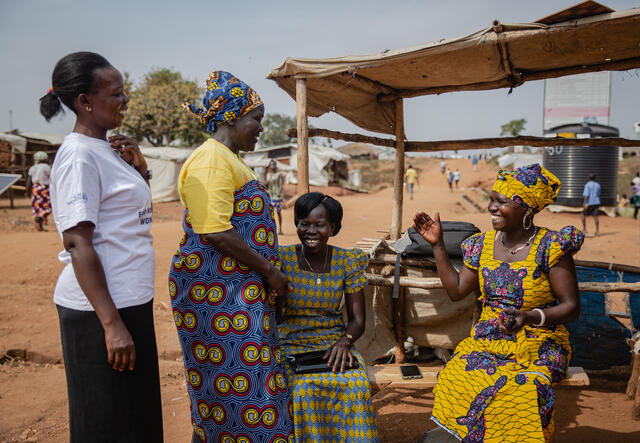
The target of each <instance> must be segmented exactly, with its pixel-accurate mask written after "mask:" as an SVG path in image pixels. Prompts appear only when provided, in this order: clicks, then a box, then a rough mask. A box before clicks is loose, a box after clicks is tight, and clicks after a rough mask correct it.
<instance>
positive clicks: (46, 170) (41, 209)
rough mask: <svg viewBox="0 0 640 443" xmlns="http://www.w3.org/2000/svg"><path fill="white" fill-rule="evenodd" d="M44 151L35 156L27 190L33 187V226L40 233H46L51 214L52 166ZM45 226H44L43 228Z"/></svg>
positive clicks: (30, 169) (28, 177)
mask: <svg viewBox="0 0 640 443" xmlns="http://www.w3.org/2000/svg"><path fill="white" fill-rule="evenodd" d="M48 160H49V158H48V157H47V153H46V152H44V151H38V152H36V153H35V154H33V163H34V164H33V166H31V167H30V168H29V174H28V176H27V189H29V186H31V215H32V216H33V224H34V225H35V227H36V229H37V230H38V231H46V229H45V228H44V226H46V225H47V224H48V221H47V218H48V217H49V214H51V200H50V199H49V176H50V175H51V166H49V163H48V162H47V161H48ZM43 225H44V226H43Z"/></svg>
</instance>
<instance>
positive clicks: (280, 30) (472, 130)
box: [0, 0, 640, 140]
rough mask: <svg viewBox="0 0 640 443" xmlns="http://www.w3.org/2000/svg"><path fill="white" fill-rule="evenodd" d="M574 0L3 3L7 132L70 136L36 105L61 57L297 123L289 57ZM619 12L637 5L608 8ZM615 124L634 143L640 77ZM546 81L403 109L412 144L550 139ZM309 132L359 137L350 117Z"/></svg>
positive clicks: (409, 36)
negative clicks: (506, 127)
mask: <svg viewBox="0 0 640 443" xmlns="http://www.w3.org/2000/svg"><path fill="white" fill-rule="evenodd" d="M577 2H578V0H536V1H526V0H519V1H514V0H509V1H507V0H456V1H448V2H444V1H426V0H425V1H415V0H407V1H402V0H398V1H396V2H389V1H379V0H368V1H364V0H361V1H349V0H340V1H334V0H322V1H314V2H311V1H302V0H299V1H284V0H282V1H279V0H271V1H242V0H231V1H221V0H207V1H203V0H196V1H188V0H183V1H176V0H171V1H167V0H155V1H136V0H128V1H122V0H0V56H1V57H2V63H0V131H4V130H8V129H9V127H10V119H9V110H12V112H13V118H12V125H13V128H18V129H20V130H21V131H25V132H43V133H57V134H65V133H67V132H69V131H70V130H71V129H72V127H73V121H74V120H73V114H72V113H70V112H68V113H67V115H66V117H64V118H60V119H56V120H55V121H52V123H46V122H45V121H44V119H43V118H42V117H41V116H40V114H39V112H38V105H39V103H38V99H39V98H40V97H41V96H42V95H44V93H45V92H46V91H47V89H48V88H49V86H50V83H51V72H52V70H53V67H54V65H55V63H56V62H57V60H59V59H60V58H61V57H63V56H64V55H66V54H68V53H71V52H75V51H80V50H89V51H94V52H98V53H100V54H102V55H104V56H105V57H106V58H107V59H108V60H109V61H110V62H111V63H112V64H113V65H114V66H115V67H116V68H118V69H120V70H121V71H127V72H129V73H130V74H131V76H132V78H133V79H134V80H139V79H141V77H142V76H143V75H144V74H145V73H146V72H148V71H149V70H151V69H154V68H164V67H167V68H172V69H176V70H179V71H180V72H181V73H182V74H183V76H185V77H186V78H189V79H195V80H197V81H198V84H199V85H200V86H202V85H203V82H204V79H206V77H207V75H208V74H209V72H211V71H212V70H215V69H223V70H226V71H230V72H232V73H234V74H236V75H237V76H238V77H240V78H241V79H242V80H244V81H245V82H247V83H248V84H249V85H251V86H252V87H253V88H254V89H256V90H257V91H258V93H259V94H260V96H261V97H262V99H263V101H264V102H265V104H266V110H267V112H280V113H285V114H289V115H292V116H293V115H295V103H294V101H293V100H292V99H291V98H290V97H289V96H288V95H287V94H286V93H285V92H284V91H282V90H281V89H280V88H278V87H277V86H276V84H275V83H274V82H272V81H270V80H266V79H265V76H266V75H267V74H268V72H269V71H270V70H271V68H273V67H275V66H277V65H279V64H280V63H282V61H284V59H285V58H286V57H305V58H324V57H335V56H343V55H355V54H370V53H376V52H380V51H382V50H384V49H395V48H401V47H405V46H412V45H416V44H420V43H425V42H429V41H433V40H439V39H441V38H453V37H459V36H463V35H467V34H470V33H472V32H475V31H477V30H480V29H483V28H486V27H488V26H490V24H491V22H492V20H494V19H499V20H500V21H501V22H503V23H516V22H531V21H535V20H537V19H539V18H541V17H544V16H546V15H548V14H551V13H553V12H555V11H558V10H560V9H563V8H566V7H568V6H571V5H573V4H575V3H577ZM603 3H604V4H606V5H607V6H609V7H611V8H613V9H615V10H622V9H628V8H637V7H640V0H603ZM611 91H612V95H611V120H610V124H611V125H613V126H617V127H619V128H620V130H621V135H622V136H625V137H629V138H637V135H636V134H635V132H634V131H633V127H632V125H633V123H634V122H636V121H638V120H640V71H639V70H634V71H627V72H615V73H613V76H612V87H611ZM542 94H543V82H542V81H537V82H530V83H526V84H525V85H523V86H520V87H518V88H516V89H514V91H513V93H512V94H511V95H507V90H506V89H501V90H497V91H488V92H463V93H455V94H443V95H440V96H428V97H422V98H415V99H409V100H406V101H405V120H406V122H405V124H406V133H407V137H408V138H409V139H410V140H438V139H453V138H475V137H494V136H497V135H499V132H500V125H502V124H503V123H506V122H508V121H510V120H512V119H517V118H523V117H524V118H526V119H527V121H528V123H527V126H526V130H525V132H524V133H525V134H530V135H540V134H541V133H542V107H543V104H542ZM310 123H311V124H313V125H314V126H317V127H324V128H328V129H333V130H338V131H347V132H362V130H360V129H359V128H357V127H355V126H354V125H352V124H351V123H349V122H348V121H346V120H345V119H343V118H342V117H339V116H336V115H326V116H323V117H320V118H317V119H311V121H310Z"/></svg>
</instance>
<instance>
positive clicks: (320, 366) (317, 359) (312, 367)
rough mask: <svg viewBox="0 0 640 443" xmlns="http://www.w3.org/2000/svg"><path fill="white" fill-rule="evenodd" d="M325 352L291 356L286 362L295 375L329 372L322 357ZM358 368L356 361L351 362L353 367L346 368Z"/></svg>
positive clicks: (329, 369)
mask: <svg viewBox="0 0 640 443" xmlns="http://www.w3.org/2000/svg"><path fill="white" fill-rule="evenodd" d="M326 352H327V350H326V349H325V350H321V351H311V352H303V353H301V354H293V355H288V356H287V362H288V363H289V365H290V366H291V369H292V370H293V372H294V373H295V374H311V373H317V372H329V371H331V368H330V367H329V366H327V361H328V360H326V359H323V358H322V357H323V356H324V354H326ZM357 367H358V361H357V360H355V359H354V360H353V366H348V365H347V367H346V368H345V370H347V369H356V368H357Z"/></svg>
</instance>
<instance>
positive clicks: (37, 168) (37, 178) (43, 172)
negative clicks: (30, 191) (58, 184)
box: [29, 163, 51, 185]
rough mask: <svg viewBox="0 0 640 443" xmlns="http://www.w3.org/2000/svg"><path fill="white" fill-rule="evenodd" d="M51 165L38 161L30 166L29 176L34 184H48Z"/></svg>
mask: <svg viewBox="0 0 640 443" xmlns="http://www.w3.org/2000/svg"><path fill="white" fill-rule="evenodd" d="M50 173H51V166H49V165H48V164H46V163H36V164H35V165H33V166H31V167H30V168H29V176H30V177H31V181H32V182H33V184H34V185H48V184H49V174H50Z"/></svg>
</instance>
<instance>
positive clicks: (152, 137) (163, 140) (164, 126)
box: [122, 69, 207, 146]
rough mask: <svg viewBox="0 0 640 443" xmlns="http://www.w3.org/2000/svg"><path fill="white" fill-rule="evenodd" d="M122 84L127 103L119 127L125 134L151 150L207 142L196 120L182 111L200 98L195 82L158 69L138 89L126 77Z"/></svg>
mask: <svg viewBox="0 0 640 443" xmlns="http://www.w3.org/2000/svg"><path fill="white" fill-rule="evenodd" d="M124 83H125V92H126V93H127V94H128V95H129V99H130V101H129V112H128V113H127V117H126V118H125V120H124V123H123V125H122V129H123V130H124V132H125V133H126V134H128V135H129V136H131V137H133V138H135V139H136V140H138V141H142V140H147V141H148V142H149V143H151V144H152V145H153V146H168V145H170V144H172V143H173V144H176V143H178V144H181V145H184V146H193V145H197V144H200V143H202V142H203V141H204V140H206V138H207V135H206V133H205V132H204V129H203V127H202V125H201V124H200V122H199V121H198V119H196V118H195V117H193V115H191V114H190V113H189V112H187V111H185V110H184V109H183V108H182V103H184V102H185V101H188V102H190V103H194V102H195V101H196V100H197V99H198V98H199V96H200V94H201V91H200V89H199V88H198V86H197V85H196V83H195V82H193V81H190V80H185V79H183V78H182V74H180V73H179V72H174V71H171V70H169V69H157V70H155V71H151V72H149V73H148V74H146V75H145V76H144V79H143V80H142V82H141V83H140V84H139V85H137V86H136V85H134V84H133V82H132V81H131V79H130V78H129V74H128V73H125V75H124Z"/></svg>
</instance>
